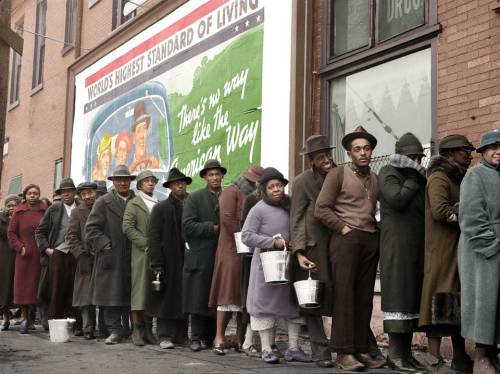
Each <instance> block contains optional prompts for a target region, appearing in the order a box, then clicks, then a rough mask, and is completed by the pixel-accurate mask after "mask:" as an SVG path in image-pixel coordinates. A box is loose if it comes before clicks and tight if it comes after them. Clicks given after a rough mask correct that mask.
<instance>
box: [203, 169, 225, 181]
mask: <svg viewBox="0 0 500 374" xmlns="http://www.w3.org/2000/svg"><path fill="white" fill-rule="evenodd" d="M214 169H219V170H220V171H221V172H222V175H226V173H227V169H226V168H225V167H223V166H216V167H213V168H207V169H201V170H200V177H202V178H203V177H204V176H205V174H206V173H207V172H208V171H209V170H214Z"/></svg>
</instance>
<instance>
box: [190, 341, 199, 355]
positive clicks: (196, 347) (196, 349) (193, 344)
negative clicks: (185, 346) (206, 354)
mask: <svg viewBox="0 0 500 374" xmlns="http://www.w3.org/2000/svg"><path fill="white" fill-rule="evenodd" d="M189 349H191V350H192V351H193V352H199V351H201V343H200V341H199V340H193V341H192V342H191V345H190V346H189Z"/></svg>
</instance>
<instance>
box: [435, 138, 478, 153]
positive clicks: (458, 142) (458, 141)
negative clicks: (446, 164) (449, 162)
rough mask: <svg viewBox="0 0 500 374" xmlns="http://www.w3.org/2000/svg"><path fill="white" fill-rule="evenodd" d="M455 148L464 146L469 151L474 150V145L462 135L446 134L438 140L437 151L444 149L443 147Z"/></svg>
mask: <svg viewBox="0 0 500 374" xmlns="http://www.w3.org/2000/svg"><path fill="white" fill-rule="evenodd" d="M456 148H465V149H468V150H470V151H473V150H475V149H476V148H474V146H473V145H472V143H471V142H470V141H469V139H467V138H466V137H465V136H463V135H458V134H454V135H448V136H445V137H444V138H443V139H441V141H440V142H439V152H441V151H443V150H445V149H456Z"/></svg>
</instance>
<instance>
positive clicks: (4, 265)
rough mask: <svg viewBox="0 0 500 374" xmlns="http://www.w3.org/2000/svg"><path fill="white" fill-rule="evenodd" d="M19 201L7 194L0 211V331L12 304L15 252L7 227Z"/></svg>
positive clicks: (6, 326) (8, 321) (7, 326)
mask: <svg viewBox="0 0 500 374" xmlns="http://www.w3.org/2000/svg"><path fill="white" fill-rule="evenodd" d="M20 202H21V198H20V197H19V196H17V195H9V196H7V198H6V199H5V210H4V211H3V212H1V213H0V312H1V313H3V316H4V317H3V326H2V329H1V330H2V331H6V330H8V329H9V326H10V312H9V308H10V307H11V306H12V292H13V287H14V268H15V264H16V252H14V251H13V250H12V248H10V246H9V243H8V242H7V228H8V227H9V221H10V217H12V214H13V213H14V209H15V208H16V207H17V206H18V205H19V203H20Z"/></svg>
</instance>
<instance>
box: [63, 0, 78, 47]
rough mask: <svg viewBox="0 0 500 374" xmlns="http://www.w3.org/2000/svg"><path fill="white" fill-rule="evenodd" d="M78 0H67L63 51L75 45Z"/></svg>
mask: <svg viewBox="0 0 500 374" xmlns="http://www.w3.org/2000/svg"><path fill="white" fill-rule="evenodd" d="M76 2H77V0H66V25H65V27H64V48H63V53H64V52H66V51H69V50H70V49H71V48H74V47H75V35H76V11H77V4H76Z"/></svg>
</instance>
